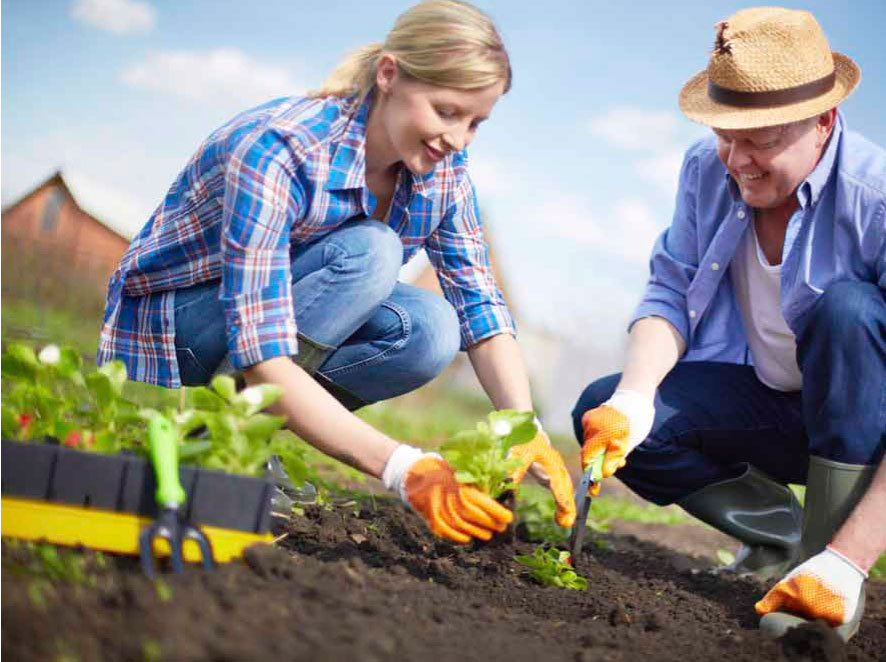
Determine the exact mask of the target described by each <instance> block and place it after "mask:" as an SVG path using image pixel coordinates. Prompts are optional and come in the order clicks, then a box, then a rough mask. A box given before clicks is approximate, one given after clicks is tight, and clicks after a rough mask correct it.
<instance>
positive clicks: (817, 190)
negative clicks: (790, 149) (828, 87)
mask: <svg viewBox="0 0 886 662" xmlns="http://www.w3.org/2000/svg"><path fill="white" fill-rule="evenodd" d="M842 134H843V113H841V112H840V111H839V110H837V119H836V121H835V122H834V129H833V131H831V137H830V138H829V139H828V146H827V147H826V148H825V151H824V154H822V156H821V159H819V161H818V165H816V166H815V169H814V170H813V171H812V172H811V173H809V175H808V176H807V177H806V179H804V180H803V181H802V182H800V186H799V187H797V201H798V202H799V203H800V207H802V208H803V209H805V208H806V207H808V206H809V205H814V204H815V203H817V202H818V199H819V198H820V197H821V194H822V191H824V188H825V185H826V184H827V183H828V179H830V175H831V170H833V169H834V161H835V160H836V158H837V149H838V147H839V143H840V138H841V136H842ZM726 189H727V190H728V191H729V194H730V195H731V196H732V199H733V200H735V201H736V202H741V199H742V198H741V191H740V190H739V188H738V184H736V183H735V180H734V179H733V178H732V175H730V174H729V171H728V170H726Z"/></svg>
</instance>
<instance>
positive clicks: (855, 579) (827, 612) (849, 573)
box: [754, 546, 868, 627]
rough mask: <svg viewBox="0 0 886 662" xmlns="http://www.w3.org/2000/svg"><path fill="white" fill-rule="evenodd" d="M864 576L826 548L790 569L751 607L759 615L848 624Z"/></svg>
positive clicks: (854, 608) (853, 613)
mask: <svg viewBox="0 0 886 662" xmlns="http://www.w3.org/2000/svg"><path fill="white" fill-rule="evenodd" d="M867 576H868V575H867V573H866V572H865V571H864V570H862V569H861V568H859V567H858V566H857V565H855V564H854V563H853V562H852V561H850V560H849V559H848V558H846V557H845V556H843V555H842V554H840V552H838V551H836V550H834V549H832V548H831V547H830V546H828V547H826V548H825V550H824V551H823V552H820V553H818V554H816V555H815V556H813V557H812V558H810V559H808V560H807V561H804V562H803V563H801V564H800V565H798V566H797V567H796V568H794V569H793V570H791V572H789V573H788V574H787V576H786V577H785V578H784V579H782V580H781V581H780V582H778V583H777V584H776V585H775V586H773V587H772V588H771V589H770V590H769V592H768V593H767V594H766V595H765V596H763V599H762V600H760V601H759V602H758V603H757V604H756V605H754V608H755V609H756V610H757V613H758V614H759V615H760V616H763V615H765V614H768V613H770V612H773V611H780V612H788V613H791V614H795V615H797V616H802V617H803V618H808V619H810V620H814V619H818V618H820V619H822V620H824V621H826V622H827V623H829V624H830V625H831V626H833V627H836V626H838V625H843V624H844V623H848V622H849V621H850V620H851V619H852V617H853V616H855V611H856V609H858V596H859V595H860V594H861V585H862V584H863V583H864V580H865V579H867Z"/></svg>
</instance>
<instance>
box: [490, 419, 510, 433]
mask: <svg viewBox="0 0 886 662" xmlns="http://www.w3.org/2000/svg"><path fill="white" fill-rule="evenodd" d="M512 429H513V428H512V427H511V424H510V423H508V422H507V421H496V422H495V423H493V424H492V433H493V434H494V435H495V436H496V437H507V436H508V435H509V434H511V430H512Z"/></svg>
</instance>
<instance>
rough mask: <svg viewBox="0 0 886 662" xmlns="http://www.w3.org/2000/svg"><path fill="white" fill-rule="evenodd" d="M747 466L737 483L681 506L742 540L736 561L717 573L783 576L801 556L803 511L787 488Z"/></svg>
mask: <svg viewBox="0 0 886 662" xmlns="http://www.w3.org/2000/svg"><path fill="white" fill-rule="evenodd" d="M745 467H746V469H745V471H744V473H742V474H741V475H740V476H738V477H737V478H730V479H729V480H724V481H720V482H719V483H712V484H711V485H708V486H706V487H703V488H702V489H700V490H698V491H696V492H693V493H692V494H690V495H689V496H687V497H684V498H683V499H681V500H680V501H678V502H677V504H678V505H679V506H681V507H682V508H683V509H684V510H685V511H686V512H688V513H689V514H690V515H692V516H694V517H697V518H698V519H700V520H701V521H702V522H705V523H706V524H710V525H711V526H713V527H714V528H715V529H718V530H720V531H722V532H723V533H726V534H727V535H730V536H732V537H733V538H737V539H738V540H740V541H741V543H742V546H741V549H740V550H739V552H738V554H737V555H736V558H735V561H734V562H732V563H731V564H729V565H728V566H724V567H723V568H720V569H718V570H721V571H728V572H735V573H739V574H753V575H756V576H757V577H759V578H761V579H769V578H771V577H779V576H781V575H783V574H784V573H785V572H787V570H788V568H790V567H791V566H792V565H793V563H794V561H795V559H796V557H797V555H798V554H799V553H800V539H801V526H802V521H803V508H802V507H801V506H800V503H799V502H798V501H797V499H796V497H795V496H794V493H793V492H792V491H791V490H790V489H789V488H788V487H787V486H786V485H782V484H781V483H779V482H778V481H775V480H773V479H772V478H770V477H769V476H767V475H766V474H764V473H763V472H762V471H760V470H759V469H756V468H754V467H752V466H750V465H745Z"/></svg>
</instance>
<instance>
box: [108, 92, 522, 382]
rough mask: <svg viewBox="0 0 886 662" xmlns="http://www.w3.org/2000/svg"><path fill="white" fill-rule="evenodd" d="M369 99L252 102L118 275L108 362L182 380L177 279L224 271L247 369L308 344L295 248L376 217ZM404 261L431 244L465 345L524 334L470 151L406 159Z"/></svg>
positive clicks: (401, 216) (191, 172)
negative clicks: (497, 261) (432, 162)
mask: <svg viewBox="0 0 886 662" xmlns="http://www.w3.org/2000/svg"><path fill="white" fill-rule="evenodd" d="M368 111H369V105H368V103H363V104H362V105H358V103H357V102H356V100H355V99H354V98H343V99H342V98H336V97H327V98H321V99H307V98H301V97H291V98H284V99H277V100H275V101H271V102H269V103H267V104H265V105H262V106H259V107H258V108H255V109H253V110H250V111H246V112H244V113H242V114H240V115H238V116H237V117H235V118H234V119H233V120H231V121H230V122H228V123H227V124H225V125H224V126H222V127H221V128H220V129H218V130H217V131H215V132H214V133H212V135H210V136H209V138H207V139H206V141H205V142H204V143H203V144H202V145H201V146H200V147H199V149H198V150H197V152H196V153H195V154H194V156H193V157H192V158H191V160H190V161H189V162H188V164H187V166H185V168H184V170H183V171H182V173H181V174H180V175H179V176H178V178H177V179H176V180H175V182H174V183H173V184H172V186H171V187H170V189H169V192H168V193H167V194H166V197H165V198H164V200H163V202H162V203H161V204H160V206H159V207H158V208H157V210H156V211H155V212H154V214H153V215H152V216H151V218H150V220H149V221H148V223H147V224H146V225H145V227H144V228H143V229H142V230H141V232H139V234H138V235H137V236H136V237H135V239H134V240H133V242H132V244H131V245H130V247H129V249H128V250H127V252H126V254H125V255H124V256H123V258H122V260H121V262H120V266H119V267H118V268H117V270H116V271H115V272H114V274H113V275H112V277H111V280H110V284H109V286H108V296H107V303H106V309H105V314H104V319H103V324H102V330H101V338H100V342H99V349H98V362H99V364H102V363H105V362H107V361H110V360H111V359H120V360H122V361H123V362H124V363H125V364H126V367H127V370H128V374H129V377H130V379H134V380H137V381H143V382H148V383H152V384H160V385H162V386H168V387H172V388H176V387H178V386H180V385H181V381H180V378H179V373H178V364H177V361H176V354H175V315H174V301H175V291H176V290H177V289H181V288H185V287H189V286H191V285H195V284H197V283H203V282H207V281H213V280H216V281H217V280H220V281H221V294H220V297H221V300H222V302H223V304H224V310H225V322H226V329H227V344H228V353H229V358H230V361H231V363H232V365H233V366H234V367H235V368H237V369H243V368H246V367H248V366H251V365H255V364H257V363H260V362H261V361H266V360H268V359H271V358H273V357H276V356H294V355H296V354H297V353H298V339H297V336H296V330H297V323H298V320H296V319H295V317H294V314H293V305H292V291H291V275H290V261H291V258H290V252H291V251H292V250H293V249H294V248H295V247H298V246H301V245H303V244H306V243H309V242H312V241H315V240H317V239H319V238H321V237H323V236H324V235H326V234H328V233H330V232H333V231H334V230H335V229H336V228H338V227H340V226H341V225H342V224H344V223H346V222H348V221H351V220H355V219H363V218H369V217H371V216H372V212H373V210H374V209H375V205H376V200H375V197H374V196H373V195H372V193H371V192H370V191H369V189H368V188H367V187H366V178H365V165H366V163H365V146H366V119H367V116H368ZM386 222H387V223H388V224H389V225H390V226H391V227H392V228H393V229H394V230H395V231H396V232H397V234H398V235H399V236H400V238H401V240H402V242H403V249H404V250H403V261H404V263H405V262H407V261H408V260H409V259H411V258H412V257H413V256H414V255H415V254H416V253H417V252H418V251H419V250H420V249H422V248H424V249H425V251H426V252H427V254H428V257H429V258H430V261H431V263H432V264H433V266H434V268H435V269H436V271H437V275H438V278H439V281H440V284H441V286H442V289H443V293H444V295H445V297H446V299H447V300H448V301H449V302H450V303H451V304H452V305H453V306H454V308H455V310H456V312H457V313H458V318H459V321H460V325H461V339H462V349H466V348H468V347H471V346H472V345H475V344H476V343H478V342H479V341H480V340H483V339H484V338H488V337H490V336H494V335H497V334H500V333H511V334H513V333H514V332H515V326H514V321H513V319H512V317H511V314H510V312H509V311H508V308H507V305H506V304H505V301H504V299H503V297H502V294H501V291H500V290H499V288H498V287H497V285H496V283H495V280H494V278H493V275H492V269H491V268H490V263H489V254H488V248H487V245H486V242H485V241H484V239H483V234H482V229H481V225H480V218H479V212H478V209H477V203H476V199H475V193H474V188H473V185H472V183H471V180H470V178H469V176H468V171H467V154H466V153H465V152H461V153H457V154H453V155H451V156H448V157H446V158H445V159H444V160H442V161H441V162H440V163H439V164H438V165H437V167H436V168H435V170H434V171H432V172H431V173H429V174H427V175H423V176H420V175H415V174H412V173H411V172H409V171H408V170H405V169H403V170H402V171H401V173H400V176H399V178H398V181H397V185H396V188H395V191H394V197H393V200H392V205H391V210H390V214H389V216H388V219H387V221H386Z"/></svg>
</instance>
